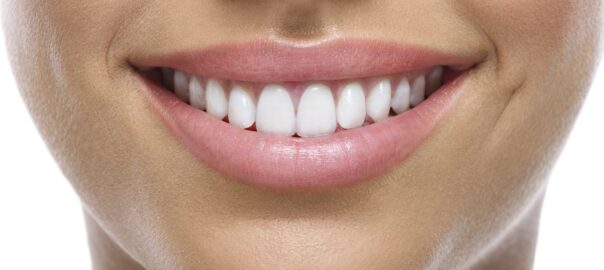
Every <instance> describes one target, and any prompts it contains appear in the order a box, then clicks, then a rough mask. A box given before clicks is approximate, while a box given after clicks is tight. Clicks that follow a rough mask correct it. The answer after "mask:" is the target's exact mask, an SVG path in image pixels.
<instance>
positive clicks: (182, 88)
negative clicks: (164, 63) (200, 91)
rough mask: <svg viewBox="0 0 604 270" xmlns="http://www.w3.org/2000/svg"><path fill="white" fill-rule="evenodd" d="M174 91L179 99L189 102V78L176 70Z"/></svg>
mask: <svg viewBox="0 0 604 270" xmlns="http://www.w3.org/2000/svg"><path fill="white" fill-rule="evenodd" d="M174 93H175V94H176V96H177V97H178V98H179V99H180V100H182V101H184V102H189V78H187V75H186V74H184V73H182V72H181V71H178V70H177V71H175V72H174Z"/></svg>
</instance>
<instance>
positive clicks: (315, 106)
mask: <svg viewBox="0 0 604 270" xmlns="http://www.w3.org/2000/svg"><path fill="white" fill-rule="evenodd" d="M296 126H297V133H298V135H299V136H300V137H317V136H323V135H328V134H331V133H334V132H335V131H336V127H337V124H336V105H335V103H334V100H333V95H332V94H331V90H330V89H329V87H328V86H326V85H324V84H320V83H315V84H311V85H309V86H308V87H306V90H304V93H302V97H300V104H298V115H297V119H296Z"/></svg>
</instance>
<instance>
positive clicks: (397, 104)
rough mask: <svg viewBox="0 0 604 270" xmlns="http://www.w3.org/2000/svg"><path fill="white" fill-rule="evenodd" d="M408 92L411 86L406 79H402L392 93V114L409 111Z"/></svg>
mask: <svg viewBox="0 0 604 270" xmlns="http://www.w3.org/2000/svg"><path fill="white" fill-rule="evenodd" d="M410 91H411V86H410V85H409V80H408V79H407V78H403V79H402V80H401V82H400V83H399V84H398V87H397V88H396V92H394V97H393V98H392V110H394V112H396V113H397V114H400V113H402V112H404V111H406V110H409V92H410Z"/></svg>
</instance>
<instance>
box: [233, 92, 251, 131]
mask: <svg viewBox="0 0 604 270" xmlns="http://www.w3.org/2000/svg"><path fill="white" fill-rule="evenodd" d="M254 121H256V105H254V100H253V99H252V96H251V95H250V94H249V93H248V91H246V90H245V89H244V88H243V87H241V86H240V85H237V84H235V85H234V86H233V89H231V94H230V96H229V123H231V124H233V125H235V126H237V127H240V128H249V127H251V126H252V125H253V124H254Z"/></svg>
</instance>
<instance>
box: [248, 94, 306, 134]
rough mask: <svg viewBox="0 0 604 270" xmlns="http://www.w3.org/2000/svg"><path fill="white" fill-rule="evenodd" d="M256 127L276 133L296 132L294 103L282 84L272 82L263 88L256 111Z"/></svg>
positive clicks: (269, 132)
mask: <svg viewBox="0 0 604 270" xmlns="http://www.w3.org/2000/svg"><path fill="white" fill-rule="evenodd" d="M256 129H257V130H258V131H259V132H262V133H268V134H274V135H284V136H291V135H294V133H296V113H295V112H294V103H293V102H292V99H291V97H290V96H289V93H288V92H287V90H286V89H285V88H283V87H282V86H280V85H275V84H270V85H267V86H265V87H264V89H263V90H262V93H261V94H260V98H259V99H258V107H257V111H256Z"/></svg>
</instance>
